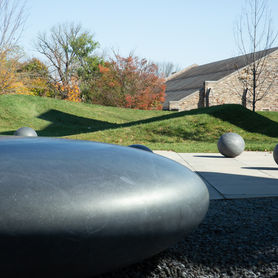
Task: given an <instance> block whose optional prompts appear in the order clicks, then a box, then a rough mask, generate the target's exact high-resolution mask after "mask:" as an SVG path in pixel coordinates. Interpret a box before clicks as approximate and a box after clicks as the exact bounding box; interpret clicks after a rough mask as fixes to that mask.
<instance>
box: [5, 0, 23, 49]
mask: <svg viewBox="0 0 278 278" xmlns="http://www.w3.org/2000/svg"><path fill="white" fill-rule="evenodd" d="M24 9H25V2H22V1H19V0H14V1H13V0H0V53H3V52H5V51H10V50H11V49H13V48H14V46H15V45H17V43H18V40H19V38H20V35H21V33H22V31H23V28H24V22H25V20H26V16H25V13H24Z"/></svg>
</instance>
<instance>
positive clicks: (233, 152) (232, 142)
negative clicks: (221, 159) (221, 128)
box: [217, 132, 245, 157]
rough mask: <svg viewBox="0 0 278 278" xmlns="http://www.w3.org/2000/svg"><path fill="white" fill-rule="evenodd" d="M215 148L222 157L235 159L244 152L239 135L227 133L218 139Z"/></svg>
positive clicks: (242, 141) (243, 144)
mask: <svg viewBox="0 0 278 278" xmlns="http://www.w3.org/2000/svg"><path fill="white" fill-rule="evenodd" d="M217 147H218V150H219V152H220V153H221V154H223V155H224V156H226V157H236V156H238V155H240V154H241V153H242V152H243V151H244V148H245V142H244V140H243V138H242V137H241V136H240V135H239V134H237V133H233V132H228V133H225V134H223V135H222V136H221V137H220V138H219V140H218V143H217Z"/></svg>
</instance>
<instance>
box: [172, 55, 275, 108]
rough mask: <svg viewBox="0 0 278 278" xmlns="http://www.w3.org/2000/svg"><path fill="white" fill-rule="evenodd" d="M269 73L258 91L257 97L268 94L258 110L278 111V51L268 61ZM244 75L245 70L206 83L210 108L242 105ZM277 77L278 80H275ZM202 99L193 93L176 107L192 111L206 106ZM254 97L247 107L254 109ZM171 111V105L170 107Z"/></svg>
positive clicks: (259, 102) (199, 94) (249, 97)
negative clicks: (224, 105) (221, 105)
mask: <svg viewBox="0 0 278 278" xmlns="http://www.w3.org/2000/svg"><path fill="white" fill-rule="evenodd" d="M266 63H267V64H266V66H267V72H265V73H264V76H263V77H262V79H265V82H264V84H263V86H262V87H261V88H262V90H261V91H259V90H258V91H257V95H258V96H260V95H262V94H263V93H264V92H265V91H267V94H266V95H265V96H264V97H263V98H262V99H261V100H260V101H258V102H257V103H256V110H257V111H260V110H269V111H278V75H277V71H278V50H276V51H274V52H273V53H271V54H270V55H269V56H268V58H267V60H266ZM243 74H244V69H243V70H241V71H240V72H234V73H232V74H231V75H228V76H227V77H224V78H222V79H220V80H219V81H206V82H205V88H204V89H205V92H207V91H208V89H210V93H209V106H213V105H220V104H228V103H235V104H242V95H243V91H244V88H243V84H242V83H241V82H240V81H239V77H240V76H241V75H243ZM275 76H276V79H275ZM273 79H274V80H275V81H274V82H273V84H272V86H271V88H270V89H269V90H267V88H268V87H269V85H270V82H272V81H273ZM200 97H204V95H203V94H202V93H201V92H196V93H193V94H192V95H190V96H188V97H186V98H184V99H182V100H180V101H179V102H175V107H176V109H177V107H178V110H180V111H183V110H190V109H195V108H198V107H200V104H201V106H202V103H203V104H204V106H206V100H204V101H203V102H202V101H200ZM251 101H252V97H251V95H247V102H246V107H247V108H249V109H252V102H251ZM169 108H170V109H171V103H170V107H169Z"/></svg>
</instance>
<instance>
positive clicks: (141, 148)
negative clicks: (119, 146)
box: [129, 144, 153, 153]
mask: <svg viewBox="0 0 278 278" xmlns="http://www.w3.org/2000/svg"><path fill="white" fill-rule="evenodd" d="M129 147H131V148H135V149H140V150H143V151H147V152H151V153H152V152H153V151H152V150H151V149H149V148H148V147H146V146H144V145H140V144H134V145H129Z"/></svg>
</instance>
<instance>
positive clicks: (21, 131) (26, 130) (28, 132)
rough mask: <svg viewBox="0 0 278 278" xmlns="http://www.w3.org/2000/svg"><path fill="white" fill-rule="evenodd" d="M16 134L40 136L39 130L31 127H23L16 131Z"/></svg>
mask: <svg viewBox="0 0 278 278" xmlns="http://www.w3.org/2000/svg"><path fill="white" fill-rule="evenodd" d="M14 135H16V136H32V137H34V136H38V134H37V132H36V131H35V130H34V129H33V128H31V127H27V126H24V127H21V128H19V129H18V130H16V131H15V133H14Z"/></svg>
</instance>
